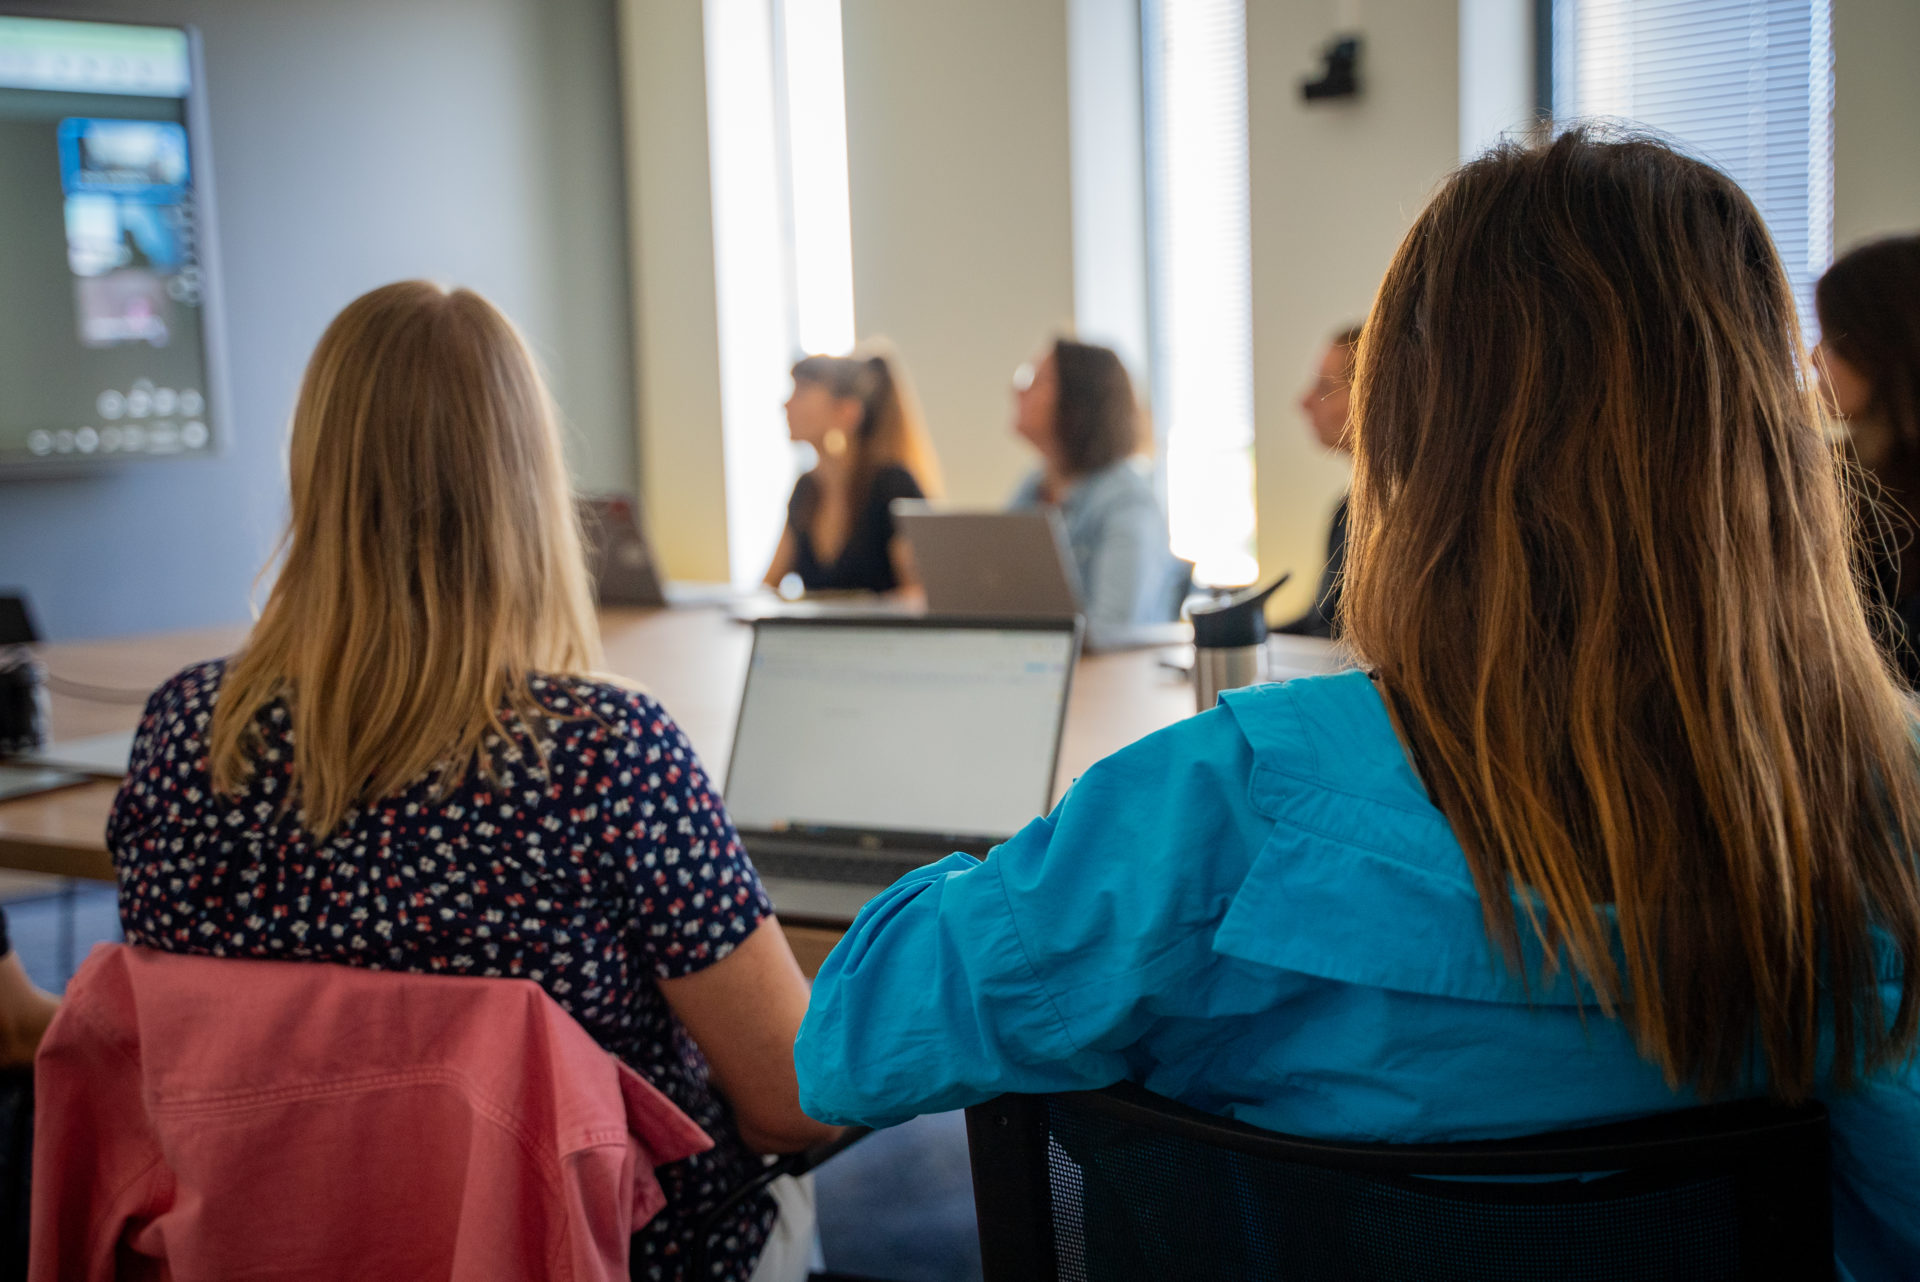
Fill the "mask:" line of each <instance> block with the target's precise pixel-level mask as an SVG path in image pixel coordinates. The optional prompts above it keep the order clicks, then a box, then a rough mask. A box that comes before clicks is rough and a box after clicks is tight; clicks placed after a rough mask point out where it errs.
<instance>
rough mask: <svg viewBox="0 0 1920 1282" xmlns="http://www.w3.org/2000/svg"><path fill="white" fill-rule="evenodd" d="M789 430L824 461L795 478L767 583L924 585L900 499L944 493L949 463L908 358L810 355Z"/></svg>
mask: <svg viewBox="0 0 1920 1282" xmlns="http://www.w3.org/2000/svg"><path fill="white" fill-rule="evenodd" d="M787 432H788V434H789V435H790V436H791V437H792V438H793V439H794V441H796V442H799V443H803V444H806V445H810V446H812V447H813V451H814V455H815V457H816V458H817V459H818V460H819V461H818V462H816V463H815V464H814V466H813V468H812V470H810V471H808V472H807V473H806V474H805V475H804V476H802V477H801V478H800V479H799V480H798V481H796V482H794V486H793V497H792V498H790V499H789V500H788V501H787V525H786V529H785V530H784V531H782V533H781V535H780V545H779V547H777V548H776V549H775V550H774V554H773V564H772V565H770V566H768V567H767V575H766V585H767V586H768V587H770V588H778V587H779V586H780V584H781V582H782V581H783V580H785V579H786V577H787V576H788V575H798V576H799V578H800V583H801V585H802V586H803V587H804V588H805V589H806V590H807V591H808V592H892V591H894V590H895V589H898V588H911V587H915V586H917V584H918V578H917V576H916V575H915V574H914V572H913V564H912V560H911V558H910V557H909V556H908V555H907V548H906V542H905V540H904V539H902V538H900V537H899V536H898V535H897V534H895V533H894V528H893V513H892V510H891V505H892V503H893V501H894V500H895V499H918V498H937V497H939V493H940V469H939V465H938V463H937V462H936V461H935V459H934V454H933V444H932V442H930V441H929V440H928V439H927V432H926V427H925V424H924V423H923V422H922V420H921V417H920V406H919V403H918V402H917V401H916V400H915V399H914V395H913V388H912V385H911V384H909V383H908V381H907V377H906V371H905V370H904V369H903V368H902V367H901V364H900V358H899V357H898V356H896V355H894V354H893V353H892V352H890V351H887V350H884V349H881V350H870V351H867V352H865V353H855V354H854V355H852V356H809V357H807V358H806V359H805V360H803V361H801V362H800V363H799V364H797V365H795V366H794V367H793V395H792V396H789V397H788V398H787Z"/></svg>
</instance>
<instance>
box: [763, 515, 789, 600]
mask: <svg viewBox="0 0 1920 1282" xmlns="http://www.w3.org/2000/svg"><path fill="white" fill-rule="evenodd" d="M795 557H796V553H795V552H794V547H793V527H792V526H791V525H789V526H788V527H787V528H785V529H784V530H781V531H780V545H779V546H778V547H776V548H774V550H773V564H772V565H769V566H768V567H767V574H766V577H765V578H763V579H761V580H760V581H761V582H762V583H764V584H766V585H767V586H768V587H770V588H774V589H776V590H777V589H778V588H779V587H780V580H782V579H784V578H786V577H787V576H788V575H789V574H792V573H793V565H794V560H795Z"/></svg>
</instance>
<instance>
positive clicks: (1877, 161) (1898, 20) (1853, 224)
mask: <svg viewBox="0 0 1920 1282" xmlns="http://www.w3.org/2000/svg"><path fill="white" fill-rule="evenodd" d="M1917 53H1920V0H1834V6H1833V76H1834V83H1833V187H1834V192H1833V245H1834V248H1835V250H1837V251H1838V252H1840V253H1845V252H1846V251H1847V249H1849V248H1850V247H1852V246H1853V245H1856V244H1858V243H1859V242H1860V241H1862V240H1865V239H1867V238H1869V237H1872V236H1882V235H1886V234H1887V233H1889V232H1915V231H1920V68H1917V67H1916V66H1915V64H1914V58H1915V55H1916V54H1917Z"/></svg>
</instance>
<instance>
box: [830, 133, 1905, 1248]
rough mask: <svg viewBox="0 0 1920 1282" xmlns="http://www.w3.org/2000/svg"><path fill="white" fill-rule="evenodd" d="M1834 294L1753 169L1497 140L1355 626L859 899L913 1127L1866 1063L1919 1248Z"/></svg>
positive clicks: (1469, 1099)
mask: <svg viewBox="0 0 1920 1282" xmlns="http://www.w3.org/2000/svg"><path fill="white" fill-rule="evenodd" d="M1806 373H1807V370H1806V356H1805V352H1804V350H1803V349H1802V347H1801V343H1800V339H1799V332H1798V322H1797V319H1796V316H1795V311H1794V307H1793V302H1792V293H1791V290H1790V288H1789V286H1788V283H1787V280H1786V277H1785V274H1784V273H1783V271H1782V270H1781V267H1780V264H1779V259H1778V256H1777V254H1776V253H1775V251H1774V249H1773V246H1772V244H1771V242H1770V240H1769V239H1768V236H1767V232H1766V229H1765V226H1764V224H1763V223H1762V221H1761V219H1760V216H1759V214H1758V212H1757V211H1756V210H1755V209H1754V207H1753V205H1752V203H1751V201H1749V200H1748V198H1747V197H1746V196H1745V195H1744V194H1743V193H1741V191H1740V190H1739V188H1738V187H1736V186H1735V185H1734V183H1733V182H1732V181H1731V180H1730V179H1728V178H1726V177H1725V176H1724V175H1722V174H1720V173H1719V172H1718V171H1716V170H1713V169H1711V168H1709V167H1707V166H1705V165H1703V164H1700V163H1699V162H1697V161H1693V160H1690V159H1687V158H1685V157H1682V156H1679V155H1677V154H1676V153H1674V152H1672V151H1670V150H1668V149H1667V148H1665V147H1664V146H1662V145H1660V144H1658V143H1654V142H1649V141H1643V140H1636V139H1632V138H1613V137H1610V136H1603V135H1596V134H1591V133H1586V132H1580V131H1575V132H1571V133H1568V134H1566V135H1563V136H1562V137H1560V138H1559V139H1556V140H1554V141H1553V142H1551V143H1550V144H1546V145H1544V146H1541V147H1537V148H1522V147H1518V146H1509V147H1506V148H1502V149H1499V150H1497V151H1495V152H1493V153H1490V154H1489V155H1488V156H1486V157H1484V158H1482V159H1480V160H1478V161H1475V162H1474V163H1473V164H1470V165H1468V166H1466V167H1465V168H1464V169H1463V170H1461V171H1460V173H1459V174H1457V175H1456V176H1455V177H1454V178H1453V179H1452V180H1451V181H1450V182H1449V183H1448V184H1447V185H1446V186H1445V187H1444V188H1443V189H1442V190H1441V192H1440V193H1439V195H1438V196H1436V198H1435V199H1434V201H1433V203H1432V204H1431V205H1430V206H1429V207H1428V208H1427V210H1426V211H1425V212H1424V213H1423V214H1422V215H1421V217H1420V218H1419V220H1418V221H1417V222H1416V224H1415V226H1414V228H1413V229H1412V231H1411V232H1410V233H1409V234H1408V237H1407V239H1406V241H1405V242H1404V243H1403V245H1402V246H1401V249H1400V252H1399V254H1398V255H1397V256H1396V258H1395V261H1394V264H1393V266H1392V268H1391V269H1390V270H1389V272H1388V274H1387V277H1386V279H1385V281H1384V282H1383V283H1382V286H1381V289H1380V293H1379V296H1378V298H1377V301H1376V303H1375V306H1374V310H1373V313H1372V315H1371V316H1370V317H1369V318H1368V321H1367V325H1366V331H1365V336H1364V337H1363V339H1362V344H1361V352H1360V357H1359V369H1358V376H1357V382H1356V387H1355V409H1354V424H1355V444H1356V458H1355V464H1356V473H1355V486H1354V491H1353V511H1352V520H1353V533H1352V544H1351V547H1352V550H1351V552H1350V560H1349V568H1348V579H1347V586H1346V591H1345V593H1344V594H1343V598H1342V605H1341V610H1342V616H1343V621H1344V623H1345V626H1346V636H1347V638H1348V640H1349V642H1350V643H1351V644H1352V645H1353V646H1354V648H1355V649H1356V650H1357V651H1358V653H1359V655H1360V656H1361V657H1362V658H1363V659H1364V660H1365V661H1366V663H1367V664H1368V665H1369V667H1370V669H1371V670H1370V671H1362V672H1350V673H1346V674H1343V675H1340V676H1333V677H1318V678H1309V679H1306V680H1300V681H1294V682H1290V683H1287V684H1285V685H1278V686H1264V687H1256V688H1252V689H1247V690H1241V691H1234V692H1230V693H1229V694H1227V695H1226V696H1225V697H1224V698H1223V700H1222V703H1221V705H1220V706H1219V707H1217V708H1215V709H1213V710H1212V711H1210V712H1207V713H1204V714H1202V715H1200V716H1197V717H1194V718H1191V719H1190V720H1188V721H1185V722H1182V723H1180V724H1178V725H1176V726H1173V727H1171V728H1169V729H1167V730H1164V731H1162V732H1160V733H1159V734H1156V735H1153V736H1151V737H1149V738H1147V739H1145V740H1142V741H1141V742H1139V743H1137V744H1134V745H1133V746H1132V747H1129V748H1127V749H1125V750H1123V751H1121V752H1119V753H1117V754H1115V755H1114V756H1112V757H1110V758H1108V759H1107V760H1105V761H1103V762H1101V763H1099V764H1098V765H1097V766H1095V767H1094V768H1093V769H1092V770H1090V771H1088V773H1087V774H1086V775H1085V776H1083V777H1082V778H1081V779H1080V780H1079V781H1078V782H1076V783H1075V785H1074V786H1073V788H1072V789H1071V790H1070V791H1069V792H1068V794H1067V796H1066V797H1065V798H1064V799H1063V800H1062V801H1061V802H1060V804H1059V805H1058V807H1056V809H1055V810H1054V812H1053V814H1051V815H1049V816H1048V817H1046V818H1044V819H1040V820H1036V821H1035V822H1034V823H1033V824H1031V825H1029V826H1028V827H1027V828H1026V829H1025V830H1023V831H1022V832H1021V833H1019V834H1018V835H1017V836H1016V837H1014V838H1013V839H1012V840H1011V841H1009V842H1007V843H1006V844H1005V845H1003V846H1001V847H999V848H998V849H996V850H995V851H994V852H993V854H992V855H991V856H990V857H989V858H988V859H987V860H986V861H985V862H984V863H980V862H976V861H974V860H972V859H969V858H967V857H964V856H960V855H954V856H950V857H949V858H947V859H946V860H944V861H942V862H941V863H938V864H935V865H933V866H932V867H930V868H925V869H922V870H920V871H918V872H915V873H912V874H910V875H909V876H907V877H905V878H903V879H902V880H901V881H900V882H899V883H898V884H896V885H895V886H893V887H892V888H891V889H889V890H888V891H887V892H886V893H884V894H883V895H881V896H880V897H879V898H878V899H876V900H875V901H874V902H873V903H872V904H870V905H869V906H868V907H867V909H866V910H865V911H864V912H862V914H861V915H860V918H859V920H858V921H856V922H855V923H854V926H853V928H852V930H851V931H849V933H848V935H847V938H846V939H845V941H844V942H843V943H842V944H841V945H840V946H839V947H838V948H836V949H835V950H834V953H833V955H832V956H831V957H829V958H828V960H827V963H826V965H825V967H824V968H823V969H822V971H821V973H820V977H819V979H818V981H817V982H816V985H815V987H814V991H813V998H812V1004H811V1007H810V1009H809V1012H808V1014H807V1018H806V1020H805V1022H804V1024H803V1025H802V1027H801V1032H800V1037H799V1041H798V1043H797V1045H796V1047H795V1062H796V1065H797V1067H798V1070H799V1079H800V1098H801V1104H802V1106H803V1108H804V1109H805V1110H806V1111H807V1112H808V1113H809V1114H811V1115H813V1116H815V1117H817V1118H820V1119H822V1120H830V1121H835V1122H866V1123H872V1124H887V1123H891V1122H895V1121H899V1120H901V1119H903V1118H906V1117H910V1116H912V1115H914V1114H916V1113H921V1112H930V1111H935V1110H941V1109H951V1108H958V1107H961V1106H964V1105H969V1104H973V1103H976V1102H979V1101H982V1100H985V1099H988V1098H990V1097H992V1096H994V1095H996V1094H999V1093H1001V1092H1004V1091H1021V1092H1039V1091H1057V1090H1070V1089H1084V1088H1095V1087H1101V1086H1105V1085H1108V1084H1110V1083H1112V1082H1115V1081H1120V1080H1131V1081H1136V1082H1140V1083H1143V1084H1144V1085H1145V1086H1146V1087H1147V1088H1148V1089H1149V1090H1152V1091H1155V1092H1157V1093H1159V1094H1162V1095H1165V1096H1169V1097H1171V1098H1174V1099H1178V1100H1182V1101H1184V1102H1186V1103H1188V1104H1191V1105H1194V1106H1197V1107H1200V1108H1203V1109H1208V1110H1211V1111H1214V1112H1217V1113H1221V1114H1225V1115H1229V1116H1232V1117H1236V1118H1240V1119H1243V1120H1245V1121H1248V1122H1251V1123H1253V1124H1255V1125H1258V1126H1263V1127H1269V1128H1272V1129H1275V1130H1281V1131H1288V1132H1294V1133H1299V1134H1306V1135H1315V1136H1325V1137H1334V1138H1347V1139H1366V1140H1388V1141H1416V1140H1439V1141H1444V1140H1457V1139H1469V1138H1498V1137H1504V1136H1513V1135H1522V1134H1527V1133H1534V1132H1541V1131H1547V1130H1554V1129H1559V1128H1562V1127H1569V1126H1579V1125H1586V1124H1599V1123H1604V1122H1608V1121H1614V1120H1620V1119H1625V1118H1630V1117H1636V1116H1642V1115H1646V1114H1652V1113H1658V1112H1662V1111H1666V1110H1671V1109H1678V1108H1683V1107H1687V1106H1689V1105H1691V1104H1694V1103H1696V1102H1699V1101H1701V1100H1704V1099H1710V1098H1722V1097H1727V1096H1737V1095H1743V1094H1756V1093H1762V1094H1771V1095H1774V1096H1776V1097H1779V1098H1783V1099H1790V1100H1791V1099H1803V1098H1808V1097H1814V1098H1818V1099H1820V1100H1822V1101H1824V1102H1825V1103H1826V1105H1827V1107H1828V1109H1829V1110H1830V1114H1831V1117H1832V1123H1833V1130H1832V1134H1833V1178H1834V1216H1835V1224H1834V1227H1835V1242H1836V1254H1837V1257H1838V1262H1839V1264H1840V1265H1841V1274H1842V1276H1844V1277H1851V1278H1853V1279H1857V1280H1858V1282H1880V1280H1888V1279H1895V1278H1910V1277H1913V1276H1915V1275H1916V1271H1917V1269H1920V1070H1917V1069H1916V1066H1915V1062H1914V1049H1915V1042H1916V1033H1917V1031H1920V1022H1917V1021H1920V989H1915V988H1913V987H1910V985H1909V980H1908V977H1909V976H1911V975H1912V974H1913V971H1914V966H1915V963H1916V961H1917V960H1920V869H1917V868H1916V866H1915V859H1914V856H1913V853H1912V852H1913V851H1914V849H1915V848H1916V847H1915V843H1916V841H1920V755H1917V750H1916V744H1915V739H1914V729H1915V727H1914V723H1913V714H1912V711H1911V709H1910V707H1909V706H1908V704H1907V703H1906V701H1905V699H1904V697H1903V694H1902V691H1901V688H1900V687H1899V685H1898V684H1897V683H1896V681H1895V679H1894V677H1893V675H1892V673H1891V671H1890V670H1889V668H1888V667H1887V665H1886V664H1885V662H1884V661H1883V660H1882V659H1881V658H1880V656H1879V655H1878V653H1877V652H1876V650H1875V648H1874V643H1873V638H1872V636H1871V635H1870V633H1869V631H1868V628H1867V625H1866V623H1865V622H1864V619H1863V614H1862V609H1861V604H1860V599H1859V595H1858V591H1857V589H1856V587H1855V584H1854V581H1853V578H1852V576H1851V574H1850V570H1849V557H1848V551H1847V534H1848V527H1847V505H1846V503H1845V502H1844V501H1843V498H1842V489H1841V485H1840V483H1839V478H1840V475H1841V471H1840V469H1841V467H1842V464H1841V463H1840V462H1839V460H1838V459H1837V456H1836V455H1835V454H1834V453H1833V451H1832V450H1831V449H1830V448H1829V446H1828V444H1827V440H1826V427H1825V424H1824V422H1823V420H1822V417H1821V411H1820V410H1819V408H1818V407H1817V405H1816V403H1815V401H1814V399H1813V397H1812V394H1811V380H1810V379H1808V378H1807V377H1806Z"/></svg>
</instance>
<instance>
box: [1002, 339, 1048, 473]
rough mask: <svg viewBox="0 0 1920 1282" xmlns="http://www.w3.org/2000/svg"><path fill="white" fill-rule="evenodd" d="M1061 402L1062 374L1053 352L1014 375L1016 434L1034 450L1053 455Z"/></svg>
mask: <svg viewBox="0 0 1920 1282" xmlns="http://www.w3.org/2000/svg"><path fill="white" fill-rule="evenodd" d="M1059 400H1060V371H1059V369H1058V367H1057V366H1056V365H1055V364H1054V360H1053V352H1052V351H1051V350H1048V351H1047V352H1046V354H1044V355H1043V356H1041V357H1039V358H1038V359H1037V360H1034V361H1031V362H1029V363H1028V364H1025V365H1022V366H1021V367H1020V368H1019V369H1017V370H1015V371H1014V372H1013V431H1014V435H1016V436H1018V437H1020V438H1021V439H1022V440H1024V441H1026V442H1027V443H1028V444H1029V445H1031V446H1033V448H1034V449H1036V450H1039V451H1040V453H1042V454H1043V455H1046V456H1047V457H1049V458H1051V457H1052V456H1053V414H1054V407H1055V406H1056V405H1057V404H1058V403H1059Z"/></svg>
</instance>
